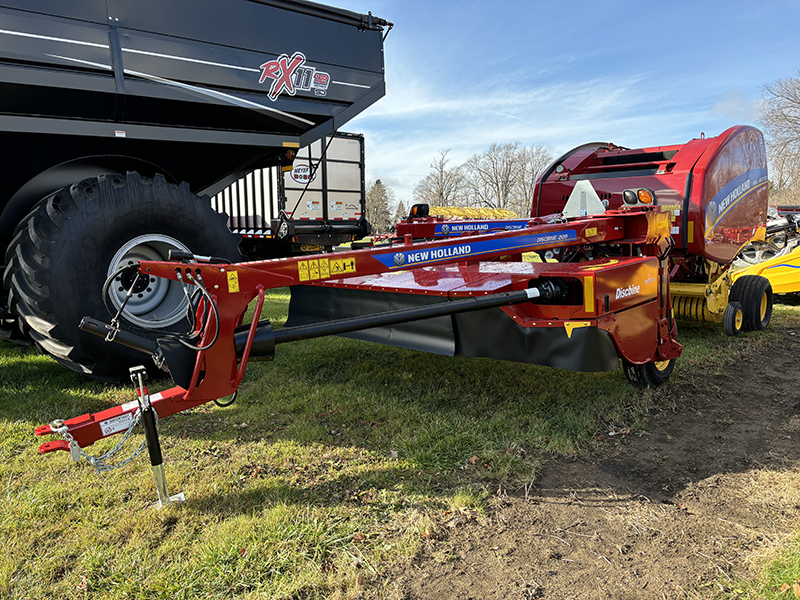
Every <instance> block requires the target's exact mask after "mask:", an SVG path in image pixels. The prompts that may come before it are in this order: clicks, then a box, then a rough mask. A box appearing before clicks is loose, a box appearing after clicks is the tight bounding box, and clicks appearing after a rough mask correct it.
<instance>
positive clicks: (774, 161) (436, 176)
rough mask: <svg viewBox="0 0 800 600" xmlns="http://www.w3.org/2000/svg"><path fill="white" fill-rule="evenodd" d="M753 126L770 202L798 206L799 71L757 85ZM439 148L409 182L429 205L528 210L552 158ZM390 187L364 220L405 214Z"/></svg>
mask: <svg viewBox="0 0 800 600" xmlns="http://www.w3.org/2000/svg"><path fill="white" fill-rule="evenodd" d="M758 125H759V127H760V128H761V130H762V131H763V132H764V136H765V138H766V144H767V160H768V162H769V180H770V204H778V205H800V70H798V72H797V76H796V77H788V78H785V79H778V80H777V81H774V82H772V83H768V84H766V85H765V86H764V87H763V90H762V96H761V103H760V116H759V119H758ZM449 154H450V150H449V149H448V150H442V151H440V152H439V154H438V156H437V157H436V158H434V160H433V162H432V163H431V165H430V171H429V172H428V174H427V175H426V176H425V177H423V178H422V179H421V180H420V181H419V182H418V183H417V185H416V186H415V187H414V192H413V201H414V202H415V203H427V204H429V205H431V206H464V207H478V208H504V209H507V210H511V211H513V212H515V213H517V214H518V215H520V216H526V215H529V214H530V209H531V199H532V197H533V187H534V185H535V183H536V178H537V177H538V176H539V174H540V173H541V172H542V171H543V170H544V169H545V168H547V166H549V165H550V164H551V163H552V162H553V160H554V158H553V156H552V155H551V154H550V153H549V152H547V150H546V149H545V148H544V147H543V146H528V147H525V146H522V144H521V143H520V142H510V143H506V144H498V143H494V144H491V145H490V146H489V148H488V149H487V150H485V151H484V152H480V153H478V154H474V155H472V156H470V157H469V158H468V159H467V160H466V161H465V162H464V163H462V164H451V160H450V158H449ZM394 202H395V194H394V190H392V189H391V188H389V187H387V186H386V185H384V184H383V182H382V181H381V180H380V179H378V180H377V181H375V182H374V183H372V184H371V185H370V187H369V190H368V191H367V197H366V204H367V219H368V220H369V221H370V223H372V226H373V229H374V230H375V231H376V232H378V233H381V232H386V231H389V229H390V228H391V227H392V225H394V224H395V223H397V222H398V221H399V220H400V219H402V218H404V217H405V216H406V211H407V208H410V207H406V206H405V205H404V204H403V202H400V203H399V204H398V206H397V210H396V211H394V213H393V214H392V211H391V210H390V207H391V206H393V205H394Z"/></svg>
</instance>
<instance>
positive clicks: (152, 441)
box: [130, 365, 186, 508]
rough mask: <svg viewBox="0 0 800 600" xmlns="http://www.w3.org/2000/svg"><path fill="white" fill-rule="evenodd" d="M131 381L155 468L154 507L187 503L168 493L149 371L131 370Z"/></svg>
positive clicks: (151, 461)
mask: <svg viewBox="0 0 800 600" xmlns="http://www.w3.org/2000/svg"><path fill="white" fill-rule="evenodd" d="M130 373H131V381H133V385H134V387H135V388H136V396H137V398H138V400H139V410H140V411H141V425H142V428H143V429H144V437H145V439H146V440H147V452H148V453H149V454H150V464H151V465H152V467H153V477H154V478H155V483H156V493H157V494H158V500H157V501H156V502H154V503H153V505H152V506H155V507H158V508H163V507H164V506H167V505H169V504H173V503H179V502H186V497H185V496H184V495H183V492H180V493H179V494H175V495H174V496H170V495H169V492H167V478H166V475H165V474H164V459H163V457H162V456H161V444H160V442H159V441H158V425H157V421H158V415H157V414H156V411H155V410H154V409H153V406H152V405H151V404H150V394H149V393H148V391H147V385H146V381H147V370H146V369H145V368H144V367H143V366H141V365H140V366H138V367H132V368H131V369H130Z"/></svg>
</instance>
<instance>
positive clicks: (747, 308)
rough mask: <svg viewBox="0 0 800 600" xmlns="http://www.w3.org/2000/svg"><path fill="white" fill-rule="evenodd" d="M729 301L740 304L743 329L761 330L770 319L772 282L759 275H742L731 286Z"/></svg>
mask: <svg viewBox="0 0 800 600" xmlns="http://www.w3.org/2000/svg"><path fill="white" fill-rule="evenodd" d="M728 301H729V302H738V303H739V304H741V305H742V311H743V313H744V321H743V323H742V330H743V331H762V330H764V329H766V328H767V325H769V322H770V320H771V319H772V284H770V282H769V280H768V279H767V278H766V277H761V276H760V275H743V276H742V277H739V278H738V279H737V280H736V281H735V282H734V284H733V287H732V288H731V293H730V294H729V296H728Z"/></svg>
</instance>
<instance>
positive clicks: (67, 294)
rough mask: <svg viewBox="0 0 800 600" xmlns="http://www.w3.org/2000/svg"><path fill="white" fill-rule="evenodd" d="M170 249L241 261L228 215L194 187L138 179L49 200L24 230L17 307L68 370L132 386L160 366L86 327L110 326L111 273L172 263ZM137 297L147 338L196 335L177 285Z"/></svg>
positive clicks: (10, 271) (146, 284)
mask: <svg viewBox="0 0 800 600" xmlns="http://www.w3.org/2000/svg"><path fill="white" fill-rule="evenodd" d="M170 249H177V250H183V251H187V250H188V251H191V252H193V253H196V254H200V255H206V256H216V257H221V258H226V259H228V260H237V259H240V254H239V252H238V248H237V238H236V237H235V236H234V235H233V234H231V233H230V231H229V230H228V228H227V226H226V224H225V216H224V215H220V214H218V213H216V212H215V211H214V210H213V209H212V208H211V205H210V202H209V200H208V198H198V197H197V196H195V195H194V194H193V193H192V192H191V190H190V189H189V186H188V185H187V184H186V183H182V184H180V185H173V184H170V183H168V182H167V181H166V180H165V179H164V177H162V176H161V175H156V176H155V177H154V178H152V179H149V178H145V177H141V176H139V174H138V173H133V172H130V173H128V174H127V175H119V174H109V175H101V176H100V177H97V178H91V179H85V180H83V181H80V182H77V183H74V184H73V185H71V186H70V187H69V188H63V189H61V190H59V191H58V192H56V193H54V194H52V195H51V196H49V197H47V198H45V199H44V200H43V201H42V202H40V203H39V204H38V205H37V207H36V208H35V209H34V211H33V212H32V213H31V215H29V217H28V219H27V221H26V222H25V223H24V224H23V226H22V227H21V228H20V229H19V230H18V233H17V235H16V236H15V237H14V241H13V243H12V245H11V246H10V247H9V252H8V254H7V265H8V266H7V267H6V272H5V273H4V277H3V282H4V285H5V286H6V287H7V289H8V290H9V307H10V308H11V309H12V310H13V311H15V312H16V313H17V314H18V315H19V316H20V319H21V321H22V322H23V324H24V327H26V328H29V333H30V336H31V337H32V338H33V340H34V342H35V343H36V345H37V346H39V348H41V349H42V350H43V351H45V352H46V353H48V354H50V355H51V356H52V357H53V358H54V359H55V360H56V361H58V362H59V363H61V364H63V365H65V366H67V367H69V368H71V369H73V370H75V371H78V372H81V373H85V374H87V375H89V376H91V377H93V378H95V379H100V380H104V381H114V382H116V381H121V380H123V379H127V374H128V369H129V368H130V367H131V366H135V365H137V364H145V365H147V366H152V362H151V361H150V360H149V359H148V358H147V357H146V356H145V355H143V354H141V353H139V352H136V351H134V350H131V349H129V348H126V347H124V346H121V345H119V344H114V343H107V342H105V341H104V340H103V338H100V337H97V336H94V335H91V334H88V333H85V332H83V331H81V330H80V329H79V328H78V324H79V323H80V321H81V319H82V318H83V317H85V316H91V317H94V318H96V319H100V320H103V321H106V322H108V321H110V319H111V317H110V316H109V314H108V311H107V310H106V308H105V306H104V304H103V298H102V289H103V284H104V283H105V281H106V279H107V278H108V276H109V275H110V274H111V273H114V272H115V271H116V270H117V269H118V268H119V267H121V266H123V265H126V264H131V263H134V262H136V261H138V260H166V259H167V253H168V251H169V250H170ZM124 279H125V277H124V276H123V277H122V278H119V279H118V281H116V282H115V284H114V285H112V286H111V295H112V296H113V295H115V294H116V296H115V297H114V298H113V302H115V303H116V305H117V306H119V297H120V295H121V294H122V290H123V289H125V288H126V287H129V285H130V283H131V282H128V281H126V280H124ZM137 292H138V293H136V294H134V296H133V297H132V298H131V300H130V301H129V303H128V305H127V307H126V313H125V315H126V317H127V318H128V319H129V320H132V321H133V322H134V324H135V325H138V326H139V327H140V328H141V329H142V330H144V332H145V333H142V331H139V332H138V333H139V334H140V335H144V336H145V337H149V338H151V339H154V338H155V337H157V336H158V335H161V334H163V333H164V332H167V331H170V332H181V333H185V332H186V331H187V329H188V327H189V326H188V322H187V320H186V317H185V315H186V307H187V304H186V300H185V296H184V294H183V291H182V290H181V288H180V286H179V285H178V284H177V283H175V282H168V281H167V280H163V279H156V278H151V280H150V281H147V280H146V279H145V280H143V281H140V285H139V288H138V289H137Z"/></svg>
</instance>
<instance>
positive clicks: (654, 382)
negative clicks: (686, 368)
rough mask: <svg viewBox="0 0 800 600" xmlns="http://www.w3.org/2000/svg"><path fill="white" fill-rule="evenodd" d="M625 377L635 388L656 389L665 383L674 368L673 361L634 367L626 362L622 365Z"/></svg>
mask: <svg viewBox="0 0 800 600" xmlns="http://www.w3.org/2000/svg"><path fill="white" fill-rule="evenodd" d="M622 368H623V370H624V371H625V377H627V378H628V381H629V382H630V383H631V384H632V385H635V386H636V387H642V388H643V387H658V386H659V385H661V384H662V383H665V382H666V381H667V380H668V379H669V376H670V375H671V374H672V370H673V369H674V368H675V359H674V358H673V359H672V360H665V361H661V362H649V363H645V364H643V365H635V364H633V363H630V362H628V361H626V360H624V361H623V365H622Z"/></svg>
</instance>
